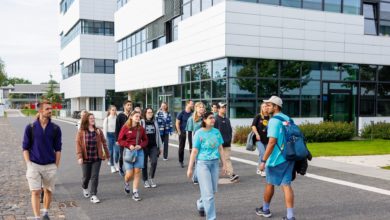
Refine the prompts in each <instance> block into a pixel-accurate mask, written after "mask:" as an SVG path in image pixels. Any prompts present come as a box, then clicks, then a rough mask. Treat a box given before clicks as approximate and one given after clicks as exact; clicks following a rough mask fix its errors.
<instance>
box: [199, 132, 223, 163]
mask: <svg viewBox="0 0 390 220" xmlns="http://www.w3.org/2000/svg"><path fill="white" fill-rule="evenodd" d="M193 142H194V147H195V148H196V149H198V151H199V152H198V155H197V157H196V159H197V160H215V159H219V157H220V155H219V151H218V148H219V146H221V145H222V144H223V139H222V135H221V132H219V130H218V129H216V128H211V129H210V130H208V131H205V130H204V129H199V130H198V131H197V132H196V134H195V136H194V139H193Z"/></svg>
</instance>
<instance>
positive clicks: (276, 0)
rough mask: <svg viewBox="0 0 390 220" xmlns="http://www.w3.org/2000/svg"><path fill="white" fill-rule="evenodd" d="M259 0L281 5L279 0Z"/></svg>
mask: <svg viewBox="0 0 390 220" xmlns="http://www.w3.org/2000/svg"><path fill="white" fill-rule="evenodd" d="M259 2H260V3H264V4H269V5H279V0H259Z"/></svg>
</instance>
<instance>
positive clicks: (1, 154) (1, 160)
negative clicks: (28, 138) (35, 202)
mask: <svg viewBox="0 0 390 220" xmlns="http://www.w3.org/2000/svg"><path fill="white" fill-rule="evenodd" d="M20 139H21V137H17V136H16V133H15V131H14V130H13V128H12V127H11V125H10V124H9V122H8V120H7V119H4V118H0V140H1V142H0V149H1V151H0V167H1V169H0V186H1V187H0V219H3V220H22V219H32V217H33V216H34V215H33V212H32V208H31V202H30V201H31V200H30V192H29V188H28V184H27V180H26V165H25V163H24V160H23V156H22V150H21V147H20V146H18V143H20V142H21V141H20ZM54 199H55V198H54ZM49 215H50V217H51V219H65V216H64V214H63V212H62V211H61V210H60V208H59V204H58V203H57V202H55V201H54V202H53V203H52V205H51V210H50V213H49Z"/></svg>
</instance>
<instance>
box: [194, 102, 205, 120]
mask: <svg viewBox="0 0 390 220" xmlns="http://www.w3.org/2000/svg"><path fill="white" fill-rule="evenodd" d="M202 105H203V108H204V104H203V102H197V103H195V110H194V114H193V116H194V121H195V122H198V121H199V120H200V119H201V117H199V115H198V107H200V106H202Z"/></svg>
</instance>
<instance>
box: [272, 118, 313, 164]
mask: <svg viewBox="0 0 390 220" xmlns="http://www.w3.org/2000/svg"><path fill="white" fill-rule="evenodd" d="M273 118H275V119H278V120H280V121H282V123H283V122H287V123H283V130H284V135H285V136H284V143H283V145H284V146H283V145H282V146H279V145H278V144H277V146H278V148H279V150H280V151H281V152H282V155H283V157H284V158H285V159H286V160H289V161H300V160H304V159H306V158H307V157H308V156H309V154H310V152H309V150H308V149H307V147H306V142H305V136H304V135H303V133H302V132H301V130H300V129H299V127H298V126H297V125H296V124H295V123H294V121H293V120H292V119H290V120H289V121H286V120H285V119H283V118H282V117H281V116H278V115H276V116H274V117H273Z"/></svg>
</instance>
